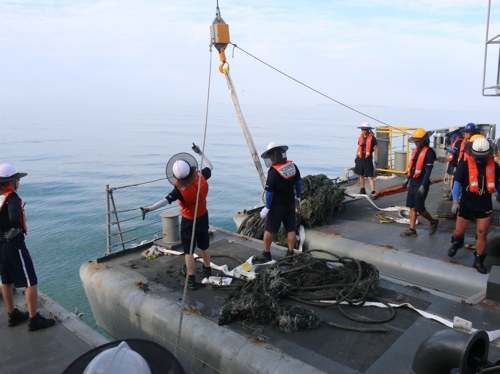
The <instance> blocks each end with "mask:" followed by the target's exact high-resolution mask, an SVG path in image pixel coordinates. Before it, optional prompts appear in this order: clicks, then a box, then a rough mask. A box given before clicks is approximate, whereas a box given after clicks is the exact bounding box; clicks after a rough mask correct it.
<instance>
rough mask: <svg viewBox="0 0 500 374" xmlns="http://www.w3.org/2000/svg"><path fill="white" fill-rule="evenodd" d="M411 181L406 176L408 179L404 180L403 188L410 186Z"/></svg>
mask: <svg viewBox="0 0 500 374" xmlns="http://www.w3.org/2000/svg"><path fill="white" fill-rule="evenodd" d="M409 181H410V180H409V179H408V178H406V179H405V181H404V182H403V188H406V187H408V182H409Z"/></svg>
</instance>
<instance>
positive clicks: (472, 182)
mask: <svg viewBox="0 0 500 374" xmlns="http://www.w3.org/2000/svg"><path fill="white" fill-rule="evenodd" d="M467 164H468V166H469V191H470V192H473V193H476V194H479V192H480V191H479V170H478V169H477V164H476V160H474V157H468V158H467ZM485 174H486V175H485V177H486V189H487V190H488V192H489V193H490V194H492V193H494V192H495V191H496V188H495V160H494V159H493V157H488V158H487V159H486V173H485Z"/></svg>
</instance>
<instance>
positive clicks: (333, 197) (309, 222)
mask: <svg viewBox="0 0 500 374" xmlns="http://www.w3.org/2000/svg"><path fill="white" fill-rule="evenodd" d="M343 199H344V196H343V192H342V190H341V189H340V188H339V187H338V186H337V185H336V184H335V183H333V182H332V180H331V179H329V178H328V177H327V176H326V175H324V174H318V175H307V176H305V177H304V178H302V197H301V203H300V207H299V208H298V209H297V231H298V228H299V227H300V225H303V226H307V227H311V226H325V225H328V224H330V220H331V219H332V217H333V216H335V215H337V214H339V213H341V212H343V210H344V203H343ZM259 213H260V209H256V210H254V211H252V212H249V213H248V216H247V217H246V218H245V220H244V221H243V222H242V223H241V225H240V227H239V228H238V233H239V234H241V235H245V236H249V237H252V238H255V239H260V240H262V239H263V238H264V224H265V221H264V220H263V219H261V218H260V215H259ZM273 241H274V242H275V243H276V244H279V245H282V246H287V242H288V240H287V232H286V231H285V229H284V227H283V225H282V226H281V227H280V229H279V231H278V233H276V234H274V236H273ZM299 245H300V243H299V241H297V242H296V244H295V248H298V247H299Z"/></svg>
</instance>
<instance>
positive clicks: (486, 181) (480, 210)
mask: <svg viewBox="0 0 500 374" xmlns="http://www.w3.org/2000/svg"><path fill="white" fill-rule="evenodd" d="M460 192H462V196H461V197H460V200H459V196H460ZM494 192H497V193H498V192H500V167H499V166H498V164H497V163H496V162H495V160H494V159H493V157H492V147H491V144H490V143H489V141H488V140H487V139H485V138H479V139H476V140H474V142H473V143H472V148H471V154H470V155H469V156H468V157H466V158H465V160H464V161H463V162H461V163H460V165H458V167H457V171H456V173H455V184H454V186H453V207H452V210H451V211H452V213H453V214H455V213H457V212H458V216H457V222H456V225H455V231H453V236H452V238H451V242H452V245H451V247H450V249H449V250H448V256H450V257H453V256H455V254H456V253H457V250H458V249H459V248H460V247H462V246H463V244H464V235H465V230H466V229H467V226H468V225H469V223H470V221H471V220H472V219H474V218H475V220H476V237H477V239H476V251H475V252H474V263H473V265H472V266H473V267H474V268H475V269H477V271H478V272H480V273H482V274H486V273H487V269H486V267H485V266H484V259H485V258H486V254H485V253H484V252H485V249H486V243H487V235H488V228H489V226H490V221H491V213H492V211H493V204H492V201H491V195H492V194H493V193H494ZM459 201H460V203H459Z"/></svg>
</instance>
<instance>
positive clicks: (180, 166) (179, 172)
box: [172, 160, 191, 179]
mask: <svg viewBox="0 0 500 374" xmlns="http://www.w3.org/2000/svg"><path fill="white" fill-rule="evenodd" d="M172 170H173V172H174V177H176V178H177V179H185V178H187V177H188V175H189V173H190V172H191V167H190V166H189V164H188V163H187V162H186V161H184V160H177V161H175V162H174V165H173V167H172Z"/></svg>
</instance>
